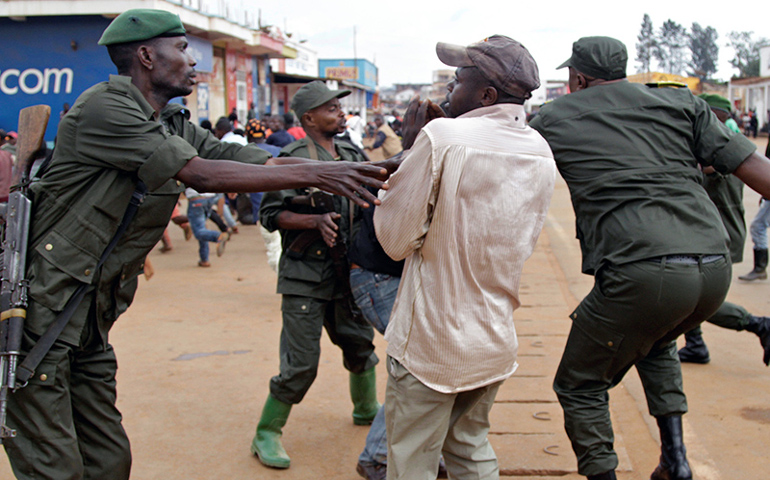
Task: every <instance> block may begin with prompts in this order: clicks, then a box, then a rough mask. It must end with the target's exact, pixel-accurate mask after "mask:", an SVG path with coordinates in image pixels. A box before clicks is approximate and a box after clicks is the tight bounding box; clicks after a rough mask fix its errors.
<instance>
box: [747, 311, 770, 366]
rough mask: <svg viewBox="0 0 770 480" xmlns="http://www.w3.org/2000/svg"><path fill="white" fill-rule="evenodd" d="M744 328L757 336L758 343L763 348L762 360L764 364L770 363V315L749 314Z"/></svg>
mask: <svg viewBox="0 0 770 480" xmlns="http://www.w3.org/2000/svg"><path fill="white" fill-rule="evenodd" d="M746 330H748V331H749V332H751V333H753V334H755V335H756V336H758V337H759V343H760V344H761V345H762V348H763V349H764V350H765V355H764V357H763V358H762V361H763V362H765V365H770V317H755V316H754V315H752V316H750V317H749V324H748V325H747V326H746Z"/></svg>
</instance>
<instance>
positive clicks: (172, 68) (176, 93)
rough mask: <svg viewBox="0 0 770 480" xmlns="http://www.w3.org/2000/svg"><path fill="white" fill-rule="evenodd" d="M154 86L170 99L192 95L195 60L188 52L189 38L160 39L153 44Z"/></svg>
mask: <svg viewBox="0 0 770 480" xmlns="http://www.w3.org/2000/svg"><path fill="white" fill-rule="evenodd" d="M153 48H154V50H155V54H156V55H155V61H153V86H154V87H155V89H156V90H158V91H159V92H161V93H163V94H165V95H166V96H167V97H168V98H174V97H180V96H185V95H189V94H191V93H192V87H193V85H195V75H196V74H195V63H196V62H195V59H194V58H193V57H192V55H190V54H189V53H188V52H187V37H184V36H180V37H168V38H158V39H156V40H155V42H154V43H153Z"/></svg>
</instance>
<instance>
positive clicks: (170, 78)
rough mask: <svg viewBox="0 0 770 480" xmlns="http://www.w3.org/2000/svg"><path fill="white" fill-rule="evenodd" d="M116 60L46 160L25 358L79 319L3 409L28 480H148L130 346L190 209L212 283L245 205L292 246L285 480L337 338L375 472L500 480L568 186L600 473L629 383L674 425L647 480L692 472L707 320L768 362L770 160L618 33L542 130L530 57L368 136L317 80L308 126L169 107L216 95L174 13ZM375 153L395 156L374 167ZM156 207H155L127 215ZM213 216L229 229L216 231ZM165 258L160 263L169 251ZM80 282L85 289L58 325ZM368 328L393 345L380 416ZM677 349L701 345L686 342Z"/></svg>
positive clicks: (475, 60) (586, 455)
mask: <svg viewBox="0 0 770 480" xmlns="http://www.w3.org/2000/svg"><path fill="white" fill-rule="evenodd" d="M99 44H100V45H103V46H105V47H106V48H107V51H108V53H109V55H110V58H111V60H112V61H113V63H114V64H115V66H116V67H117V71H118V75H114V76H111V77H110V79H109V81H107V82H104V83H100V84H97V85H95V86H93V87H92V88H90V89H89V90H87V91H86V92H84V93H83V94H82V95H81V96H80V97H79V98H78V100H77V101H76V102H75V103H74V104H73V105H72V106H71V108H70V109H69V111H68V112H67V113H66V114H64V115H63V116H62V119H61V123H60V126H59V130H58V136H57V145H56V148H55V150H54V152H53V156H52V158H51V161H50V164H48V166H47V167H46V169H45V170H44V171H43V172H41V174H40V178H39V179H38V180H37V181H36V182H34V183H33V184H32V185H31V187H30V189H31V191H32V193H33V195H34V199H35V213H34V215H33V218H32V226H31V231H30V244H29V258H28V265H27V281H28V283H29V305H28V308H27V314H26V323H25V329H24V332H23V338H22V354H24V355H26V354H27V353H29V352H30V351H32V349H33V348H35V349H36V348H38V346H39V345H40V344H41V342H42V340H41V338H44V337H47V335H46V332H47V331H49V330H50V328H53V327H52V325H56V324H58V323H59V322H60V319H61V315H62V311H63V310H67V311H70V313H69V315H71V317H69V318H67V320H66V322H65V323H64V327H63V328H62V331H61V333H60V334H59V335H58V336H56V337H55V338H54V339H53V340H52V341H51V343H50V344H49V345H47V346H46V348H47V353H45V355H44V357H42V362H41V363H40V364H39V365H36V366H35V367H34V374H35V375H34V376H32V377H31V378H30V379H29V382H28V384H26V385H25V386H24V387H23V388H20V389H17V390H16V391H14V392H12V393H11V395H9V397H8V410H7V415H8V426H9V427H10V428H12V429H15V430H16V432H17V435H16V436H14V437H9V438H4V439H3V446H4V448H5V451H6V453H7V455H8V457H9V459H10V464H11V467H12V469H13V472H14V474H15V475H16V476H17V478H19V479H32V478H50V479H65V478H66V479H76V478H110V479H116V480H120V479H127V478H129V475H130V468H131V453H130V446H129V441H128V437H127V435H126V433H125V431H124V430H123V426H122V418H121V414H120V412H119V411H118V409H117V408H116V405H115V399H116V385H115V371H116V368H117V364H116V357H115V353H114V351H113V349H112V347H111V345H110V343H109V331H110V328H111V327H112V325H113V323H114V322H115V321H116V320H117V318H118V317H119V316H120V314H121V313H122V312H124V311H125V310H126V309H127V308H128V307H129V306H130V304H131V302H132V301H133V297H134V293H135V291H136V288H137V283H136V277H137V276H138V275H140V274H141V273H142V271H143V269H146V263H145V260H146V257H147V254H148V253H149V252H150V251H151V249H152V248H154V247H155V245H156V244H157V243H158V242H164V237H166V240H165V242H168V238H167V234H166V233H165V230H166V228H167V226H168V224H169V221H172V222H173V223H175V224H177V225H179V226H180V227H182V228H184V229H185V232H186V234H187V238H190V237H191V236H192V237H195V239H196V240H197V241H198V242H199V249H198V251H199V259H198V265H199V266H201V267H209V266H210V265H211V262H210V258H209V256H210V255H209V252H210V244H214V245H216V253H217V255H222V254H223V253H224V251H225V246H226V244H227V241H228V239H230V237H231V235H232V234H234V233H237V229H238V224H237V222H236V219H235V218H234V217H233V216H232V213H233V212H237V213H236V216H237V219H238V221H240V222H241V223H257V222H258V223H260V225H261V227H262V228H264V230H265V239H266V242H268V250H270V249H271V248H272V249H273V250H274V251H275V252H277V253H276V257H277V258H276V259H275V260H274V263H275V268H276V270H277V274H278V277H277V278H278V280H277V292H278V293H279V294H280V295H281V312H282V332H281V336H280V353H279V357H280V358H278V359H277V360H278V363H279V366H278V373H277V374H276V375H275V376H274V377H272V378H271V379H270V380H269V391H270V393H269V395H268V397H267V399H266V400H265V403H264V406H263V408H262V412H261V415H260V418H259V419H258V420H257V421H256V432H255V435H254V437H253V439H252V442H251V447H250V448H251V451H252V453H253V454H254V455H256V456H257V457H258V459H259V461H260V462H261V463H262V464H264V465H265V466H268V467H271V468H278V469H285V468H289V467H290V466H291V458H290V456H289V453H288V452H287V451H286V450H285V448H284V446H283V443H282V435H283V427H284V426H285V425H286V424H287V422H288V421H289V417H290V413H291V410H292V407H293V406H294V405H296V404H298V403H300V402H301V401H302V400H303V398H304V396H305V394H306V393H307V391H308V390H309V389H310V388H311V386H312V384H313V382H314V380H315V378H316V375H317V371H318V368H319V358H320V338H321V335H322V333H323V331H324V330H325V331H326V332H327V334H328V336H329V338H330V339H331V341H332V343H334V344H335V345H336V346H338V347H339V348H340V350H341V352H342V357H343V364H344V366H345V368H346V369H347V370H348V371H349V395H350V399H351V402H352V405H353V409H352V411H351V419H352V421H353V423H354V424H356V425H371V427H370V431H369V435H368V436H367V441H366V445H365V446H364V448H363V451H362V453H361V455H360V457H359V461H358V464H357V465H356V471H357V472H358V473H359V475H361V476H362V477H364V478H366V479H368V480H379V479H385V478H387V479H390V480H402V479H404V480H406V479H408V480H413V479H425V480H427V479H433V478H437V477H444V476H448V477H449V478H453V479H497V478H499V467H498V462H497V457H496V454H495V452H494V450H493V449H492V446H491V444H490V442H489V439H488V433H489V429H490V419H489V413H490V410H491V408H492V406H493V404H494V401H495V396H496V394H497V391H498V389H499V388H500V386H501V385H502V383H503V382H505V381H506V380H507V379H508V378H509V377H510V376H511V375H512V374H513V373H514V371H515V370H516V368H517V366H518V363H517V361H518V359H517V350H518V344H517V337H516V329H515V323H514V312H515V310H516V309H517V308H518V307H519V306H520V300H519V288H520V286H521V283H522V270H523V265H524V262H525V261H526V260H527V259H528V258H529V256H530V255H531V254H532V252H533V250H534V247H535V244H536V242H537V239H538V236H539V234H540V231H541V229H542V228H543V224H544V221H545V217H546V213H547V210H548V207H549V203H550V199H551V195H552V192H553V188H554V182H555V176H556V172H557V171H558V172H559V173H560V174H561V176H562V177H563V178H564V180H565V181H566V183H567V186H568V187H569V190H570V194H571V198H572V202H573V207H574V210H575V214H576V229H577V237H578V240H579V242H580V246H581V250H582V254H583V258H582V270H583V272H584V273H586V274H588V275H592V276H594V278H595V284H594V288H593V290H592V291H591V292H590V293H589V294H588V295H587V296H586V297H585V298H584V299H583V300H582V301H581V302H580V304H579V305H578V307H577V308H576V309H575V311H574V312H573V313H572V314H571V315H570V318H571V320H572V328H571V331H570V334H569V337H568V339H567V343H566V346H565V349H564V352H563V354H562V360H561V363H560V365H559V367H558V370H557V371H556V372H555V379H554V382H553V388H554V391H555V392H556V395H557V397H558V400H559V403H560V405H561V407H562V409H563V411H564V418H565V428H566V431H567V434H568V436H569V439H570V441H571V444H572V447H573V450H574V453H575V456H576V458H577V470H578V472H579V473H580V474H581V475H584V476H586V477H587V478H588V479H591V480H613V479H615V478H616V473H615V470H616V468H617V466H618V457H617V454H616V453H615V450H614V443H613V440H614V437H613V429H612V423H611V421H610V414H609V391H610V390H611V389H612V388H613V387H614V386H616V385H618V383H619V382H620V381H621V380H622V379H623V377H624V375H625V374H626V373H627V372H628V371H629V370H630V369H631V368H632V367H635V368H636V369H637V371H638V372H639V375H640V377H641V378H642V383H643V386H644V392H645V395H646V398H647V403H648V406H649V412H650V414H651V415H652V416H654V417H655V419H656V422H657V425H658V427H659V431H660V440H661V453H660V462H659V465H658V466H657V468H656V469H655V470H654V471H653V472H652V474H651V477H650V478H651V480H690V479H692V473H691V469H690V466H689V463H688V460H687V455H686V448H685V445H684V436H683V431H682V416H683V415H684V414H685V413H686V412H687V400H686V396H685V392H684V388H683V384H682V373H681V367H680V357H681V358H682V361H688V358H689V359H693V358H696V357H695V355H697V353H698V351H697V350H698V348H699V347H703V348H705V344H703V340H702V338H700V341H699V342H700V344H699V345H696V344H697V343H698V340H697V338H698V337H700V334H699V332H698V331H697V327H698V325H700V324H701V323H702V322H703V321H711V322H713V323H716V324H719V325H722V326H727V328H734V329H736V330H743V329H745V330H748V331H750V332H753V333H754V334H756V335H757V336H758V337H759V339H760V343H761V345H762V347H763V350H764V362H765V363H766V364H767V363H770V320H768V319H767V318H765V317H757V316H753V315H751V314H749V313H748V312H746V311H745V309H743V308H742V307H740V306H737V305H733V304H728V303H726V302H724V299H725V296H726V294H727V290H728V288H729V285H730V280H731V276H732V263H733V262H736V261H740V257H739V255H738V254H737V253H736V252H735V251H734V250H736V249H737V247H738V246H739V245H740V246H741V247H742V245H743V238H744V237H745V226H744V227H743V230H742V232H741V229H740V227H741V225H742V222H743V218H742V216H743V212H742V209H740V208H739V206H740V205H741V204H742V191H741V188H742V184H746V185H748V186H749V187H750V188H752V189H754V190H756V191H758V192H759V193H760V194H761V195H762V196H763V197H765V198H770V160H768V158H767V157H766V156H765V155H762V154H760V153H758V152H757V151H756V147H755V146H754V144H753V143H752V142H751V141H749V140H748V139H746V138H745V137H744V136H743V135H742V134H740V133H739V132H738V133H736V132H735V131H733V130H731V128H730V125H726V120H725V119H723V118H722V117H724V115H723V113H727V114H729V113H730V112H729V110H730V105H729V102H727V105H725V103H724V102H725V100H724V99H722V98H721V97H718V96H706V97H703V98H698V97H696V96H694V95H693V94H692V93H691V92H690V91H689V90H687V89H686V88H650V87H648V86H645V85H640V84H633V83H630V82H628V81H627V80H626V67H627V61H628V54H627V51H626V47H625V45H623V44H622V43H621V42H620V41H618V40H616V39H613V38H609V37H584V38H580V39H578V40H577V41H575V42H574V44H573V45H572V48H571V52H570V55H569V58H568V59H567V60H566V61H565V62H564V63H563V64H562V65H561V66H560V68H566V69H568V72H569V87H570V92H571V93H570V94H568V95H566V96H564V97H562V98H559V99H557V100H555V101H553V102H551V103H549V104H547V105H544V106H543V107H542V108H541V109H540V111H539V112H538V114H537V115H536V116H535V117H534V118H531V120H530V119H528V118H527V114H526V111H525V109H524V104H525V102H526V100H527V99H529V98H531V95H532V92H533V91H534V90H536V89H537V88H538V87H539V85H540V80H539V78H540V76H539V71H538V66H537V62H536V60H535V59H534V58H533V57H532V55H531V54H530V53H529V51H528V50H527V49H526V48H525V47H524V46H523V45H522V44H521V43H519V42H517V41H516V40H514V39H511V38H509V37H506V36H502V35H493V36H490V37H488V38H486V39H484V40H483V41H480V42H477V43H474V44H471V45H468V46H461V45H453V44H448V43H438V44H437V46H436V53H437V55H438V58H439V59H440V60H441V61H442V62H443V63H444V64H446V65H449V66H452V67H456V72H455V76H454V78H453V80H452V81H451V82H450V83H449V85H448V87H447V89H448V94H447V97H446V101H445V102H443V103H442V104H441V106H439V105H437V104H435V103H433V102H431V101H430V100H421V99H420V98H419V97H415V98H414V99H413V100H412V101H411V102H410V104H409V106H408V108H407V111H406V112H405V114H404V116H403V118H402V119H398V121H399V123H396V122H390V121H388V119H387V118H386V117H384V116H382V115H376V116H375V117H374V120H373V124H374V127H375V128H374V129H373V131H371V132H370V133H369V134H368V135H369V136H370V137H371V138H369V139H368V141H367V145H366V147H364V145H363V143H362V142H360V141H359V139H358V137H357V136H361V137H363V135H364V133H365V132H366V130H367V128H366V126H365V125H364V124H363V121H361V118H360V116H359V115H357V114H356V113H355V112H352V113H349V114H346V112H344V111H343V109H342V106H341V104H340V99H341V98H343V97H345V96H347V95H349V94H350V93H351V92H349V91H347V90H331V89H329V88H328V86H327V85H326V84H325V83H324V82H322V81H314V82H310V83H308V84H306V85H304V86H302V87H301V88H300V89H299V90H298V91H297V92H296V94H295V95H294V97H293V99H292V101H291V110H292V112H293V113H289V114H286V115H271V116H268V117H266V118H261V119H260V118H257V116H256V115H250V118H248V119H247V121H246V122H245V124H243V125H241V123H240V122H239V120H238V117H237V115H235V117H232V115H231V117H229V118H228V117H223V118H220V119H218V120H217V121H216V122H215V123H214V124H213V125H211V124H210V123H206V124H201V125H196V124H194V123H192V122H190V120H189V112H187V111H186V110H185V108H184V106H183V105H178V104H169V103H168V101H169V100H170V99H172V98H175V97H178V96H184V95H188V94H190V92H191V91H192V85H193V84H194V82H195V69H194V67H195V60H194V59H193V57H192V56H191V55H190V54H189V53H188V52H187V40H186V37H185V29H184V26H183V24H182V22H181V20H180V19H179V17H178V16H176V15H173V14H170V13H167V12H164V11H160V10H151V9H135V10H129V11H127V12H124V13H123V14H121V15H119V16H118V17H117V18H115V19H114V20H113V21H112V22H111V23H110V25H109V26H108V27H107V29H106V30H105V31H104V33H103V35H102V37H101V39H100V40H99ZM568 50H569V49H568V48H566V47H565V56H566V53H567V51H568ZM725 110H727V111H726V112H725ZM394 120H395V119H394ZM723 122H725V123H723ZM490 132H494V135H490ZM9 137H11V135H9ZM12 139H13V140H14V141H15V139H16V137H15V136H12ZM370 149H381V150H380V151H381V152H382V154H383V157H384V158H385V159H386V160H384V161H382V162H376V163H372V162H368V161H367V160H368V157H367V153H366V152H367V151H371V150H370ZM3 151H5V149H3V148H0V166H2V165H3V163H2V162H3V161H4V160H3V157H2V155H3ZM227 160H229V161H227ZM738 180H739V181H740V182H737V181H738ZM386 182H387V183H386ZM736 182H737V183H741V185H737V183H736ZM704 186H705V187H706V188H704ZM260 192H267V193H265V194H264V195H262V194H261V193H260ZM182 194H183V195H184V196H185V197H186V199H187V208H188V209H187V212H186V215H185V214H182V213H181V212H180V211H179V201H178V199H179V196H180V195H182ZM137 197H138V198H141V199H142V203H141V205H140V206H139V207H138V210H137V213H136V217H135V219H134V220H124V222H121V218H124V210H127V204H129V199H131V198H137ZM128 208H130V207H128ZM217 216H221V217H222V218H221V220H220V221H221V223H219V222H217V224H218V227H217V229H216V230H212V229H209V228H207V223H206V222H207V220H209V219H211V220H212V221H213V220H214V219H216V218H217ZM125 218H130V217H128V216H125ZM755 223H757V227H756V229H755V227H754V224H752V238H754V236H755V230H756V236H757V237H761V235H762V234H764V235H765V236H764V244H762V241H763V239H762V238H754V240H755V268H754V270H753V271H752V272H753V273H754V278H751V279H749V280H755V279H761V278H766V274H764V268H765V267H766V266H767V244H766V233H765V232H764V231H761V232H760V230H762V229H761V226H760V222H759V221H755ZM761 225H764V228H765V229H766V225H767V223H762V224H761ZM188 232H189V233H188ZM165 242H164V243H163V246H162V247H161V251H166V252H168V251H171V250H172V248H173V247H172V246H171V244H170V242H168V243H165ZM111 243H112V244H115V245H117V246H116V247H115V249H114V251H112V253H110V249H108V248H106V247H107V245H108V244H111ZM271 244H272V246H271ZM762 250H764V253H761V252H762ZM105 251H106V252H107V253H106V259H105V258H101V259H100V257H103V252H105ZM757 252H760V253H757ZM757 259H759V262H758V261H757ZM762 259H763V260H762ZM760 269H761V271H759V270H760ZM762 274H764V277H762ZM81 284H86V285H89V286H91V287H92V288H90V289H88V291H87V293H86V294H85V296H84V298H83V300H82V301H81V302H80V303H76V304H75V305H74V308H67V309H64V306H65V304H67V303H69V299H70V297H71V296H72V294H73V291H75V290H76V289H77V288H78V287H79V285H81ZM719 318H721V319H723V320H718V319H719ZM726 318H729V319H731V320H730V321H728V320H724V319H726ZM730 322H732V323H730ZM728 324H729V325H728ZM375 329H376V330H377V331H378V332H380V333H382V334H384V335H385V339H386V340H387V343H388V347H387V351H386V356H385V359H386V364H387V372H388V382H387V389H386V393H385V402H384V404H380V402H379V401H378V397H377V392H376V388H375V386H376V373H375V372H376V369H375V365H376V364H377V363H378V362H379V358H378V356H377V354H376V353H375V348H374V344H373V342H372V340H373V338H374V330H375ZM682 334H686V335H688V337H687V346H686V347H685V350H686V351H685V352H682V351H679V352H677V349H676V338H677V337H678V336H680V335H682ZM480 351H483V352H484V355H482V356H480V355H479V354H478V353H479V352H480ZM693 351H695V352H693ZM700 353H701V354H702V353H703V351H702V350H701V351H700ZM688 355H689V357H688ZM705 355H706V358H707V356H708V353H707V351H706V353H705ZM689 361H692V360H689ZM702 361H703V357H701V362H702ZM706 361H708V360H706Z"/></svg>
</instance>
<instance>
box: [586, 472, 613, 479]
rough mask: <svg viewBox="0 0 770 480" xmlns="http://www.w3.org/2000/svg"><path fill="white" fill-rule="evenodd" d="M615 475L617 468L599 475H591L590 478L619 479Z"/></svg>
mask: <svg viewBox="0 0 770 480" xmlns="http://www.w3.org/2000/svg"><path fill="white" fill-rule="evenodd" d="M617 478H618V477H616V476H615V470H610V471H609V472H604V473H600V474H599V475H589V476H588V480H617Z"/></svg>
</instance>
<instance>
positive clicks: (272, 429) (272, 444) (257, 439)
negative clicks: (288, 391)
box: [251, 395, 291, 468]
mask: <svg viewBox="0 0 770 480" xmlns="http://www.w3.org/2000/svg"><path fill="white" fill-rule="evenodd" d="M289 412H291V404H288V403H283V402H282V401H280V400H278V399H277V398H275V397H274V396H272V395H268V397H267V401H266V402H265V406H264V408H263V409H262V417H260V419H259V423H258V424H257V434H256V435H254V440H252V441H251V453H253V454H254V455H256V456H257V457H259V461H260V462H262V464H264V465H266V466H268V467H273V468H289V466H290V465H291V459H290V458H289V455H288V454H287V453H286V450H284V448H283V444H282V443H281V433H282V432H281V429H282V428H283V427H284V425H286V420H288V418H289Z"/></svg>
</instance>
